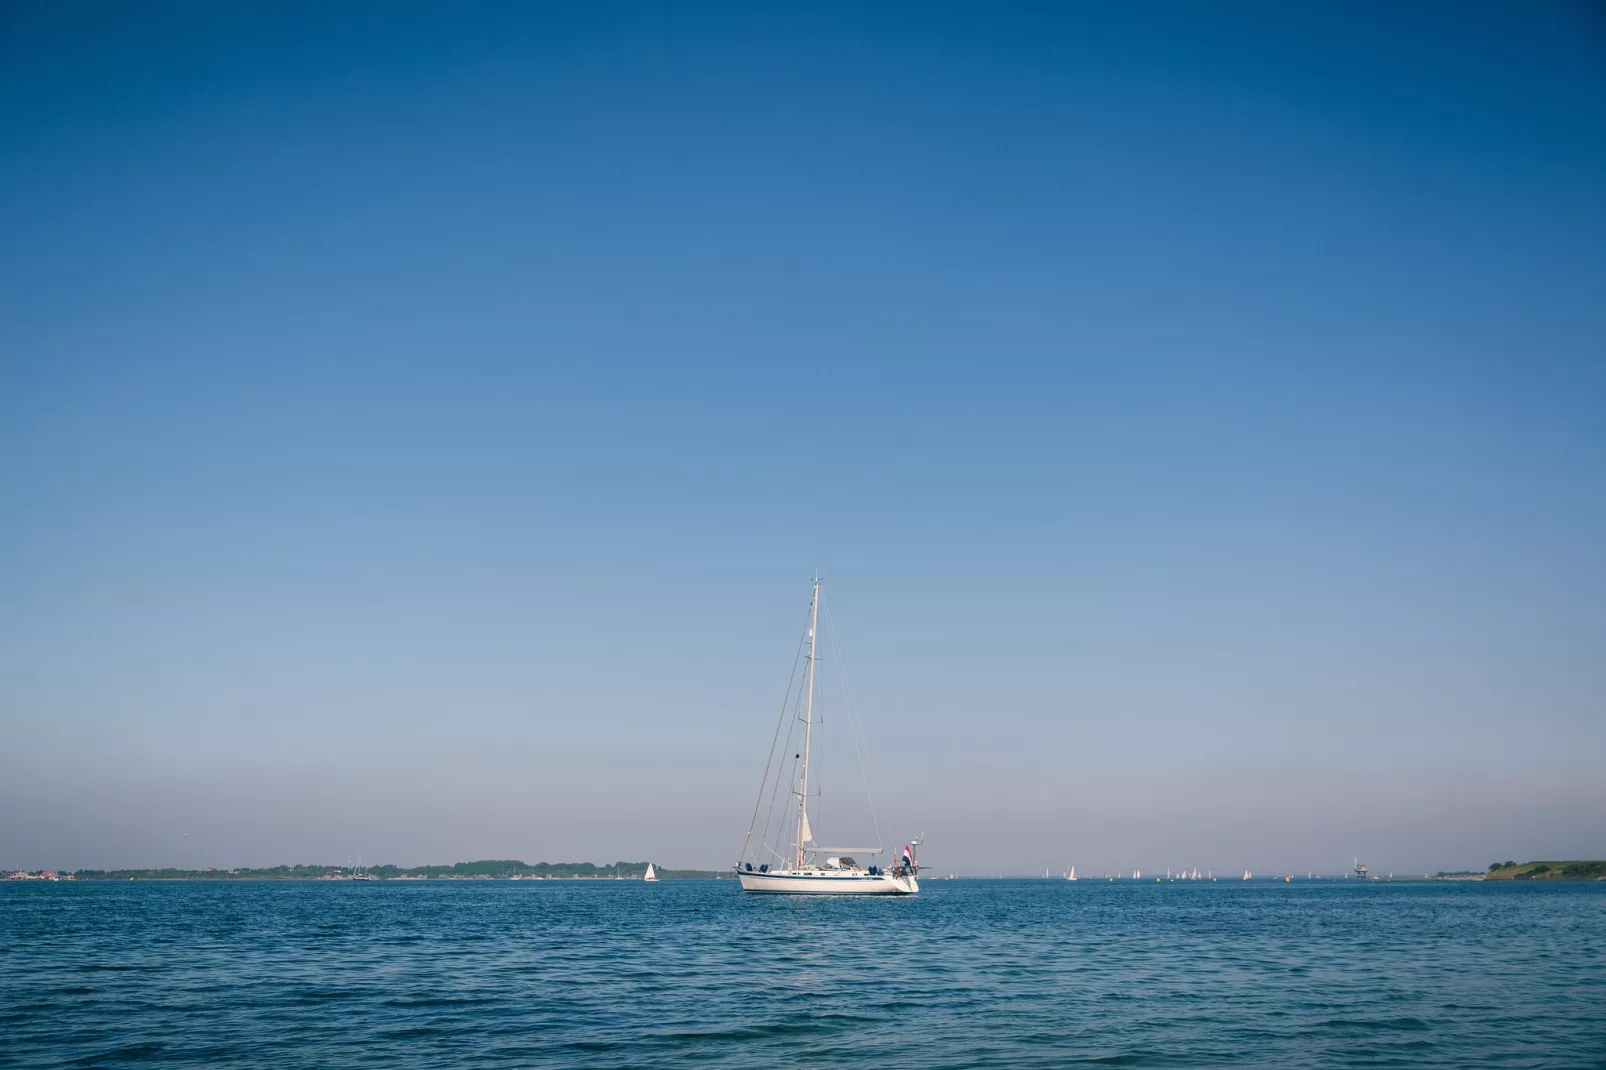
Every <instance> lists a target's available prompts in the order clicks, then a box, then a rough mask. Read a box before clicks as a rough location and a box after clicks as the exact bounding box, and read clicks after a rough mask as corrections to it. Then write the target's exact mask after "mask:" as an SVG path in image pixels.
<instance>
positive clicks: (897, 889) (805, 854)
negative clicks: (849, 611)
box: [736, 575, 920, 895]
mask: <svg viewBox="0 0 1606 1070" xmlns="http://www.w3.org/2000/svg"><path fill="white" fill-rule="evenodd" d="M819 628H820V578H819V576H818V575H816V576H815V577H814V590H813V595H812V597H811V598H810V601H809V623H808V634H807V635H806V636H805V639H806V641H807V647H806V652H805V651H804V650H803V649H800V651H799V654H800V656H801V657H804V658H806V659H807V661H806V665H805V670H804V685H803V692H802V695H801V696H799V699H800V702H798V703H797V704H796V705H801V706H802V716H801V717H800V718H797V719H798V720H800V721H801V722H802V725H803V746H802V749H801V750H799V751H797V752H795V753H794V754H793V761H794V762H795V763H796V764H795V765H794V766H793V768H794V769H795V770H796V773H797V775H796V777H795V779H794V780H793V782H792V783H793V787H792V792H791V794H792V796H793V797H794V798H795V799H796V801H797V817H796V821H795V824H794V823H793V822H790V821H787V820H785V818H784V817H783V824H784V825H785V826H790V827H787V828H783V829H781V830H778V832H777V835H778V836H779V837H781V840H780V842H779V843H778V844H776V845H773V846H772V845H771V843H770V841H769V838H768V837H769V829H770V821H769V817H770V815H769V814H766V815H765V820H764V825H763V828H762V830H760V831H759V834H758V837H757V840H756V841H755V839H754V835H753V833H754V831H755V830H756V829H759V825H758V817H759V809H760V807H761V806H762V804H763V801H764V791H765V788H766V787H768V788H770V789H771V791H770V807H771V812H772V813H773V809H774V805H775V800H776V796H777V794H778V792H779V788H780V784H781V779H782V777H784V776H785V775H786V774H785V769H784V766H785V762H786V759H785V753H786V752H787V751H789V750H791V746H790V744H791V740H792V733H791V732H790V731H789V732H788V733H787V735H786V743H785V744H783V749H782V750H781V751H780V752H778V753H779V754H780V756H781V760H780V762H778V763H777V762H776V755H777V751H776V750H775V742H776V740H779V739H780V734H781V724H780V722H777V724H776V726H775V738H774V739H772V740H771V742H770V760H769V762H767V763H766V764H765V766H764V779H763V780H761V781H760V782H759V788H758V799H757V800H755V801H754V803H753V817H752V820H751V821H750V822H749V823H748V826H747V836H746V838H745V839H744V840H743V841H742V857H741V858H740V860H738V861H737V863H736V877H737V879H738V880H739V881H740V882H741V885H742V890H743V891H746V892H761V893H768V894H771V895H914V894H915V893H917V892H919V891H920V882H919V880H918V877H919V874H920V863H919V862H918V861H917V860H916V858H915V849H916V848H917V847H918V846H919V845H920V837H918V836H917V837H915V838H914V839H913V840H911V841H910V842H909V843H907V844H905V845H904V848H903V851H902V852H901V854H900V855H899V856H898V859H897V861H896V862H895V864H894V865H892V866H891V867H886V866H879V865H869V866H864V865H861V864H860V863H859V861H858V860H857V859H856V858H854V857H853V856H854V855H866V856H872V857H873V856H875V855H877V854H880V853H881V848H880V847H823V846H820V845H818V844H816V843H815V841H814V832H813V830H812V829H811V828H810V827H809V761H810V757H811V747H812V745H813V741H814V725H815V716H814V682H815V667H816V665H817V664H818V656H817V655H818V648H819ZM800 646H801V644H800ZM795 671H796V669H795V663H794V672H795ZM796 705H794V704H793V701H792V695H791V692H790V689H789V690H788V694H787V702H785V703H783V704H782V707H781V717H782V720H783V721H784V719H785V717H786V713H787V708H788V706H793V709H794V715H795V710H796ZM849 721H850V724H851V722H852V714H851V711H850V713H849ZM793 728H794V729H795V728H796V724H795V723H794V725H793ZM772 765H774V766H775V767H776V768H775V775H774V778H773V780H772V778H771V766H772ZM872 820H873V813H872ZM794 832H795V835H794ZM879 835H880V834H879V832H877V837H878V838H879ZM788 838H789V839H790V842H788ZM749 852H751V853H752V854H753V855H754V856H755V857H753V858H749V857H748V855H749Z"/></svg>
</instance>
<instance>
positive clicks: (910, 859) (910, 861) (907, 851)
mask: <svg viewBox="0 0 1606 1070" xmlns="http://www.w3.org/2000/svg"><path fill="white" fill-rule="evenodd" d="M903 864H904V865H906V866H912V865H914V864H915V853H914V851H913V850H912V849H911V848H910V846H909V845H908V844H907V843H906V844H904V845H903Z"/></svg>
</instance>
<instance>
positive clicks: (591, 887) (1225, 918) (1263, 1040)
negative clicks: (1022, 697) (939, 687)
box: [0, 878, 1606, 1068]
mask: <svg viewBox="0 0 1606 1070" xmlns="http://www.w3.org/2000/svg"><path fill="white" fill-rule="evenodd" d="M0 1064H4V1065H11V1066H62V1065H73V1066H97V1067H99V1066H105V1067H114V1066H134V1065H158V1066H187V1067H228V1066H309V1067H312V1066H316V1067H359V1066H361V1067H371V1066H386V1067H396V1066H416V1067H426V1066H427V1067H457V1066H461V1067H487V1066H509V1067H511V1066H564V1067H568V1066H575V1067H587V1066H591V1067H654V1066H678V1065H682V1064H698V1065H706V1066H715V1067H719V1066H729V1067H756V1066H764V1067H768V1066H811V1067H822V1066H842V1067H845V1066H875V1067H880V1068H884V1067H921V1068H936V1067H1062V1066H1080V1065H1115V1066H1160V1067H1186V1066H1278V1067H1289V1066H1402V1067H1403V1066H1411V1067H1417V1066H1445V1067H1470V1066H1525V1067H1527V1066H1554V1067H1582V1066H1600V1065H1606V884H1587V885H1561V884H1526V885H1524V884H1493V883H1490V884H1477V883H1467V884H1452V883H1414V884H1412V883H1362V882H1359V881H1348V882H1345V881H1329V882H1321V881H1303V880H1296V881H1294V882H1292V883H1284V882H1282V881H1276V882H1272V881H1250V882H1243V881H1236V880H1234V881H1220V882H1215V883H1212V882H1197V883H1196V882H1179V883H1175V884H1171V883H1160V884H1156V883H1153V882H1152V881H1149V882H1133V881H1122V882H1118V883H1114V884H1110V883H1106V882H1104V881H1103V880H1098V879H1087V878H1084V879H1083V880H1080V881H1077V882H1075V883H1072V882H1069V881H1063V880H956V881H940V880H928V881H927V882H926V883H925V885H924V887H923V889H922V891H921V894H920V895H919V896H917V897H914V898H887V899H876V898H871V899H852V898H792V897H768V896H746V895H743V894H742V893H741V891H740V890H739V888H738V886H737V884H736V883H735V882H734V881H729V880H726V881H712V880H704V881H696V882H688V881H664V882H662V883H659V884H654V885H648V884H643V883H641V882H639V881H519V882H501V881H497V882H488V881H461V882H457V881H451V882H447V881H437V882H416V883H414V882H373V883H361V882H323V883H319V882H288V881H286V882H267V881H263V882H245V881H241V882H230V883H224V882H215V883H203V882H197V883H137V882H136V883H126V882H125V883H120V884H112V883H88V882H84V883H76V884H72V883H61V884H8V885H0Z"/></svg>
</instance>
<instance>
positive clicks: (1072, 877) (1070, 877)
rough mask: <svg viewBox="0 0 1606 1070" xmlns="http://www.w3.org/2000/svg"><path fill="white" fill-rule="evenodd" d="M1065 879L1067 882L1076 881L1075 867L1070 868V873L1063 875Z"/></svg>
mask: <svg viewBox="0 0 1606 1070" xmlns="http://www.w3.org/2000/svg"><path fill="white" fill-rule="evenodd" d="M1065 879H1066V880H1068V881H1074V880H1075V879H1076V867H1075V866H1072V867H1071V871H1070V872H1069V873H1067V874H1065Z"/></svg>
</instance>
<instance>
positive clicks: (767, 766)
mask: <svg viewBox="0 0 1606 1070" xmlns="http://www.w3.org/2000/svg"><path fill="white" fill-rule="evenodd" d="M802 660H803V647H802V644H799V645H798V650H797V653H796V654H795V655H793V657H792V675H791V676H789V677H787V680H786V694H785V695H784V696H782V698H781V713H780V716H778V717H777V718H776V719H775V731H774V733H773V734H772V735H771V736H770V749H769V754H768V755H767V756H766V757H765V759H764V776H763V778H762V779H761V780H759V782H758V795H757V796H756V797H755V798H754V799H753V817H752V819H751V820H750V821H748V822H747V835H746V836H744V837H743V838H742V851H741V854H740V855H738V856H737V861H738V862H740V861H741V860H742V859H744V858H746V857H747V848H748V845H749V843H750V842H751V840H752V839H753V826H754V825H756V824H758V804H759V803H760V802H762V801H763V799H764V785H765V784H766V783H768V782H769V778H770V765H771V764H772V763H773V762H774V761H775V741H776V740H777V739H779V738H780V735H781V722H782V721H783V720H785V719H786V707H787V705H788V703H789V702H790V701H791V698H792V684H793V683H794V682H795V681H796V680H797V667H798V664H799V663H800V662H801V661H802ZM786 739H787V743H788V744H790V743H791V740H792V733H791V731H790V730H788V731H787V733H786ZM777 782H779V777H777ZM764 827H765V831H766V832H768V829H769V822H768V821H767V820H766V821H765V822H764Z"/></svg>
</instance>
